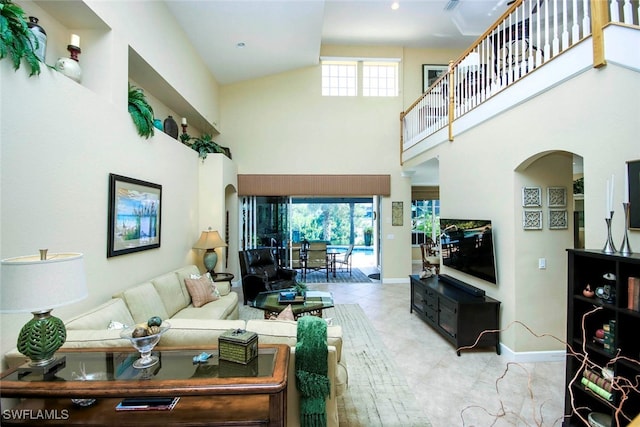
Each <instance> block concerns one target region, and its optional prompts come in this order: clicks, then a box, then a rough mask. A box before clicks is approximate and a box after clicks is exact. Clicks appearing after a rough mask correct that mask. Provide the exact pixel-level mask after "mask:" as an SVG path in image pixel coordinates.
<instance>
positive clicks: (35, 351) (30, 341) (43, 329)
mask: <svg viewBox="0 0 640 427" xmlns="http://www.w3.org/2000/svg"><path fill="white" fill-rule="evenodd" d="M66 339H67V331H66V329H65V327H64V323H63V322H62V320H60V319H59V318H57V317H55V316H52V315H51V310H46V311H41V312H34V313H33V319H31V320H29V321H28V322H27V323H26V324H25V325H24V326H23V327H22V330H21V331H20V335H18V351H19V352H20V353H22V354H24V355H25V356H27V357H28V358H29V359H31V365H32V366H44V365H48V364H49V363H51V362H52V361H53V360H54V354H55V352H56V351H58V349H59V348H60V347H62V344H64V342H65V340H66Z"/></svg>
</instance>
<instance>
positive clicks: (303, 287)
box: [293, 281, 308, 295]
mask: <svg viewBox="0 0 640 427" xmlns="http://www.w3.org/2000/svg"><path fill="white" fill-rule="evenodd" d="M307 289H308V286H307V284H306V283H304V282H297V281H296V284H295V285H294V286H293V290H294V291H295V292H296V294H298V295H303V294H304V293H305V292H307Z"/></svg>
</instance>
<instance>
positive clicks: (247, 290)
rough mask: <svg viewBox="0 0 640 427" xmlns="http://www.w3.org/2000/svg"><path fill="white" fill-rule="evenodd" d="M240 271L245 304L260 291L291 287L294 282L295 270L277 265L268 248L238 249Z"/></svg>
mask: <svg viewBox="0 0 640 427" xmlns="http://www.w3.org/2000/svg"><path fill="white" fill-rule="evenodd" d="M240 272H241V274H242V293H243V294H244V303H245V304H246V303H247V301H253V299H254V298H255V297H256V295H258V293H260V292H265V291H275V290H278V289H287V288H292V287H294V286H295V284H296V274H297V272H296V271H295V270H290V269H287V268H281V267H279V266H278V263H277V262H276V259H275V257H274V256H273V252H271V249H269V248H266V249H249V250H246V251H240Z"/></svg>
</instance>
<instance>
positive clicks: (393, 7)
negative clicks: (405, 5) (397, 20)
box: [391, 1, 400, 10]
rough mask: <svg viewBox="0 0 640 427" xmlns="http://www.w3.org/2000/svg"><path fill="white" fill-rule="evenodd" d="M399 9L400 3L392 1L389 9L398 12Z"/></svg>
mask: <svg viewBox="0 0 640 427" xmlns="http://www.w3.org/2000/svg"><path fill="white" fill-rule="evenodd" d="M399 8H400V3H398V2H397V1H394V2H393V3H391V9H393V10H398V9H399Z"/></svg>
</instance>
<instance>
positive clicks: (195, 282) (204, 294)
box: [184, 277, 218, 307]
mask: <svg viewBox="0 0 640 427" xmlns="http://www.w3.org/2000/svg"><path fill="white" fill-rule="evenodd" d="M184 284H185V286H186V287H187V291H189V295H191V302H192V303H193V306H194V307H202V306H203V305H205V304H206V303H208V302H211V301H215V300H217V299H218V297H217V296H216V294H215V292H214V289H215V286H213V283H211V281H210V280H209V279H207V278H206V277H200V278H199V279H186V278H185V279H184ZM216 290H217V289H216Z"/></svg>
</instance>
